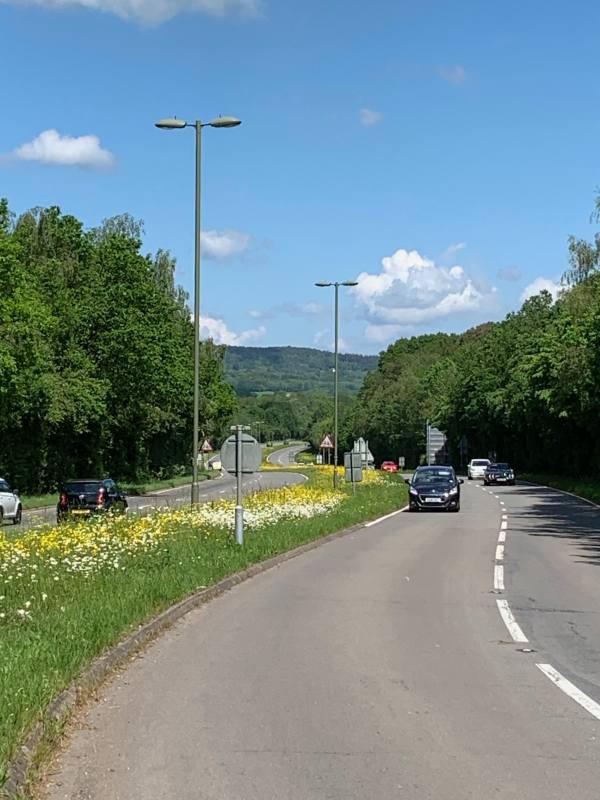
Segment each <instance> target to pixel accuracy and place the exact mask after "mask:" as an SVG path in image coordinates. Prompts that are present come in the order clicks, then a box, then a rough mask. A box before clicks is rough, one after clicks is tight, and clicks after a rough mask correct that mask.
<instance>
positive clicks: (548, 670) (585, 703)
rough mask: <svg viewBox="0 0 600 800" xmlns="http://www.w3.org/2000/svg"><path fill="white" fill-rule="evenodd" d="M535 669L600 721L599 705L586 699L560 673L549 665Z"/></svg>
mask: <svg viewBox="0 0 600 800" xmlns="http://www.w3.org/2000/svg"><path fill="white" fill-rule="evenodd" d="M536 667H537V668H538V669H541V670H542V672H543V673H544V675H546V677H548V678H550V680H551V681H552V683H555V684H556V685H557V686H558V688H559V689H560V690H561V691H563V692H564V693H565V694H566V695H568V696H569V697H570V698H571V700H575V702H576V703H579V705H580V706H582V707H583V708H585V710H586V711H589V713H590V714H591V715H592V716H593V717H596V719H600V704H598V703H597V702H596V701H595V700H592V698H591V697H588V695H587V694H584V693H583V692H582V691H581V689H578V688H577V686H575V684H574V683H571V681H568V680H567V679H566V678H565V677H564V676H563V675H561V674H560V672H557V671H556V670H555V669H554V667H553V666H552V665H551V664H536Z"/></svg>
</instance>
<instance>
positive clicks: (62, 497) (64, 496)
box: [58, 492, 69, 508]
mask: <svg viewBox="0 0 600 800" xmlns="http://www.w3.org/2000/svg"><path fill="white" fill-rule="evenodd" d="M58 504H59V505H60V506H61V508H66V507H67V506H68V505H69V498H68V497H67V493H66V492H61V493H60V500H59V501H58Z"/></svg>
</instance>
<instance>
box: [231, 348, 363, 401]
mask: <svg viewBox="0 0 600 800" xmlns="http://www.w3.org/2000/svg"><path fill="white" fill-rule="evenodd" d="M333 358H334V356H333V353H330V352H327V351H326V350H314V349H313V348H310V347H228V348H227V350H226V352H225V378H226V380H227V381H229V383H231V384H232V386H233V387H234V389H235V390H236V392H237V393H238V394H239V395H252V394H257V393H261V392H307V391H311V390H315V389H316V390H321V391H325V392H329V391H331V390H332V387H333ZM377 362H378V357H377V356H362V355H353V354H350V353H344V354H340V356H339V373H340V374H339V388H340V392H346V393H352V394H356V393H357V392H358V390H359V389H360V387H361V386H362V382H363V379H364V377H365V375H366V374H367V373H368V372H369V371H371V370H373V369H375V368H376V367H377Z"/></svg>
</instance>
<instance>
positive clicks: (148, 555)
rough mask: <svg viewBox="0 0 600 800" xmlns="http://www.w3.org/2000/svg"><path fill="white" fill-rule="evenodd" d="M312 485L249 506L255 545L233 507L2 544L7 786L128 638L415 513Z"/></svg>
mask: <svg viewBox="0 0 600 800" xmlns="http://www.w3.org/2000/svg"><path fill="white" fill-rule="evenodd" d="M307 474H308V475H309V476H310V477H309V483H308V484H307V485H301V486H298V485H295V486H290V487H285V488H281V489H273V490H267V491H263V492H260V493H257V494H255V495H251V496H250V497H248V498H246V499H245V506H246V507H245V523H246V528H247V533H248V535H247V537H246V544H245V546H244V547H243V548H240V547H238V546H237V545H236V543H235V538H234V537H233V535H232V532H233V529H234V502H233V501H231V500H224V501H219V502H214V503H206V504H202V505H199V506H197V507H195V508H187V509H179V510H174V511H169V510H157V511H156V512H155V513H152V514H149V515H148V516H144V517H142V516H133V515H132V516H129V515H128V516H121V517H108V516H104V517H98V518H94V519H91V520H88V521H85V522H76V523H73V524H68V525H63V526H59V527H55V528H49V527H42V528H38V529H34V530H31V531H28V532H26V533H25V534H24V535H23V536H22V537H20V538H18V539H9V538H8V537H6V536H4V535H3V534H1V533H0V709H2V713H1V714H0V787H1V785H2V776H3V772H2V770H3V769H4V768H5V767H6V763H7V761H8V759H10V757H11V754H12V753H13V752H14V748H15V746H16V745H17V744H18V741H19V740H20V739H21V738H22V737H23V736H24V735H25V734H26V732H27V731H28V729H29V728H30V727H31V725H32V724H33V723H34V722H35V721H36V719H38V718H39V715H40V714H41V712H42V711H43V709H44V708H45V707H46V706H47V705H48V703H49V702H50V700H51V699H52V698H53V697H54V696H55V695H56V694H57V693H58V692H59V691H61V690H62V689H63V688H64V687H65V686H66V685H68V683H69V682H70V681H71V680H72V679H73V678H74V677H75V676H76V675H77V674H78V672H80V671H81V669H82V668H83V667H84V666H85V665H86V664H88V663H89V662H90V661H91V660H92V659H93V658H94V657H96V656H97V655H99V654H100V653H101V652H102V651H103V650H104V649H106V648H107V647H108V646H110V645H111V644H114V643H115V642H116V641H118V639H119V638H121V637H122V636H123V635H124V634H125V633H126V632H127V631H128V630H130V629H131V628H132V626H135V625H137V624H140V623H142V622H144V621H146V620H147V619H149V618H151V617H152V616H154V615H156V614H157V613H159V612H160V611H161V610H163V609H164V608H166V607H168V606H169V605H171V604H172V603H174V602H176V601H177V600H180V599H181V598H183V597H185V596H186V595H188V594H190V593H192V592H193V591H195V590H197V589H198V588H202V587H204V586H208V585H210V584H212V583H215V582H216V581H218V580H219V579H221V578H222V577H224V576H225V575H228V574H231V573H233V572H236V571H238V570H240V569H243V568H245V567H247V566H248V565H249V564H251V563H255V562H257V561H261V560H263V559H265V558H269V557H270V556H272V555H275V554H276V553H279V552H283V551H285V550H287V549H290V548H293V547H295V546H297V545H299V544H301V543H303V542H305V541H309V540H311V539H315V538H318V537H319V536H322V535H326V534H327V533H331V532H332V531H335V530H339V529H341V528H344V527H346V526H347V525H351V524H353V523H355V522H357V521H360V520H362V519H366V518H368V517H372V516H376V515H377V514H378V513H380V512H381V513H384V512H385V511H387V510H391V509H392V508H396V507H399V506H400V505H402V504H403V503H404V499H405V494H406V492H405V487H404V485H402V484H400V483H398V482H395V483H394V482H393V481H390V480H386V479H384V478H369V479H368V480H369V482H368V483H366V484H365V485H364V486H362V487H360V490H359V491H358V492H357V494H356V496H355V497H353V496H352V495H351V493H350V492H349V491H339V492H335V493H334V492H333V491H332V490H331V488H330V487H331V482H332V481H331V479H332V470H331V469H327V468H314V469H311V470H307Z"/></svg>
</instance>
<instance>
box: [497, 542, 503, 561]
mask: <svg viewBox="0 0 600 800" xmlns="http://www.w3.org/2000/svg"><path fill="white" fill-rule="evenodd" d="M496 561H504V545H503V544H499V545H498V546H497V547H496Z"/></svg>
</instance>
